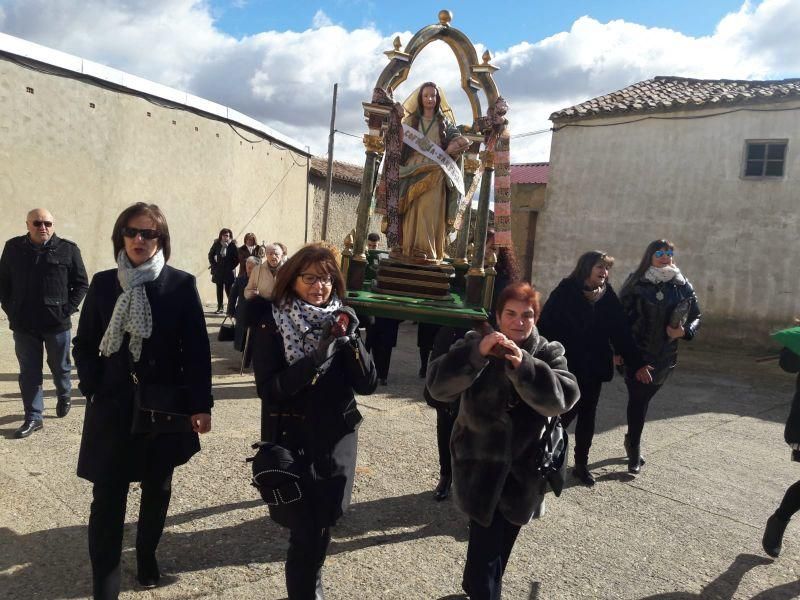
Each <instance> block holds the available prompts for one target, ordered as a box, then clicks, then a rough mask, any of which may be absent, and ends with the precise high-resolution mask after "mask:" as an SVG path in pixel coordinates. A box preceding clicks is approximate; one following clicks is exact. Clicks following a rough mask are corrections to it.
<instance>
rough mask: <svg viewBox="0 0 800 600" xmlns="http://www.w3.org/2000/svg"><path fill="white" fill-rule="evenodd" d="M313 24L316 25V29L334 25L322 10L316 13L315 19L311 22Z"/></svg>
mask: <svg viewBox="0 0 800 600" xmlns="http://www.w3.org/2000/svg"><path fill="white" fill-rule="evenodd" d="M311 23H312V24H313V25H314V29H319V28H320V27H328V26H329V25H333V21H331V19H330V17H329V16H328V15H326V14H325V11H324V10H322V9H321V8H320V9H319V10H318V11H317V12H315V13H314V18H313V19H312V20H311Z"/></svg>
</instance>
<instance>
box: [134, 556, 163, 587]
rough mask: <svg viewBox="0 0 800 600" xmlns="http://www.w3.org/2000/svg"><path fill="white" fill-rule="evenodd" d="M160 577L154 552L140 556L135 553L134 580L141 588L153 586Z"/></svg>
mask: <svg viewBox="0 0 800 600" xmlns="http://www.w3.org/2000/svg"><path fill="white" fill-rule="evenodd" d="M160 579H161V572H160V571H159V570H158V562H157V561H156V556H155V554H148V555H144V556H141V555H140V554H139V553H138V552H137V553H136V581H138V582H139V585H141V586H142V587H143V588H154V587H156V586H158V582H159V580H160Z"/></svg>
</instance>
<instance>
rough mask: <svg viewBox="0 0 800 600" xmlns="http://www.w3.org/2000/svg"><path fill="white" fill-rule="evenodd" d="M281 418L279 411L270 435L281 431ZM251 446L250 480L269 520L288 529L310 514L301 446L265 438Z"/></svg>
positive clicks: (302, 521) (309, 516) (304, 520)
mask: <svg viewBox="0 0 800 600" xmlns="http://www.w3.org/2000/svg"><path fill="white" fill-rule="evenodd" d="M282 418H283V414H282V413H279V414H278V418H277V419H276V427H275V434H276V435H275V438H274V439H277V433H278V432H279V431H281V421H282ZM252 448H253V449H254V450H257V452H256V455H255V456H252V457H250V458H248V459H247V462H251V463H253V477H252V479H251V482H250V484H251V485H252V486H253V487H255V488H256V489H257V490H258V492H259V494H261V498H262V499H263V500H264V502H265V503H266V505H267V506H268V507H269V515H270V517H271V518H272V520H273V521H275V522H276V523H278V524H279V525H283V526H284V527H288V528H289V529H293V528H297V527H300V526H302V525H303V524H305V523H307V522H308V520H309V519H310V518H311V515H310V512H311V503H310V501H309V499H308V497H307V490H308V486H309V484H310V481H309V479H310V477H311V475H310V473H309V469H308V461H307V460H306V459H305V457H304V456H303V450H302V449H290V448H287V447H286V446H282V445H281V444H278V443H275V442H265V441H260V442H256V443H255V444H253V445H252Z"/></svg>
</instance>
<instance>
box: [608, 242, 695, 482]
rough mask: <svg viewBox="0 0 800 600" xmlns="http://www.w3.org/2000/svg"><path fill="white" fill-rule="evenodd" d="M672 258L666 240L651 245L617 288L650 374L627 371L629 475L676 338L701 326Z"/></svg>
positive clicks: (671, 363) (640, 460)
mask: <svg viewBox="0 0 800 600" xmlns="http://www.w3.org/2000/svg"><path fill="white" fill-rule="evenodd" d="M674 256H675V247H674V245H673V244H672V243H671V242H670V241H668V240H655V241H652V242H650V244H649V245H648V246H647V249H646V250H645V252H644V255H643V256H642V260H641V262H640V263H639V266H638V267H637V268H636V270H635V271H634V272H633V273H631V274H630V275H629V276H628V279H627V280H626V281H625V283H624V285H623V286H622V289H621V290H620V300H621V302H622V306H623V308H624V310H625V313H626V314H627V316H628V322H629V323H630V326H631V332H632V333H633V338H634V341H635V342H636V346H637V348H638V349H639V352H641V354H642V360H643V361H644V362H645V364H646V365H648V369H647V371H649V373H643V372H642V371H641V370H638V371H637V369H636V366H635V365H627V366H626V369H625V385H626V386H627V388H628V410H627V417H628V433H626V434H625V442H624V444H625V452H626V454H627V455H628V472H629V473H632V474H634V475H636V474H638V473H639V471H640V470H641V468H642V465H644V457H643V456H642V453H641V438H642V430H643V429H644V422H645V418H646V416H647V407H648V405H649V404H650V400H652V398H653V396H655V395H656V392H658V390H660V389H661V386H662V385H664V382H665V381H666V380H667V377H669V374H670V373H671V372H672V369H674V368H675V365H676V364H677V359H678V340H679V339H683V340H687V341H688V340H691V339H693V338H694V336H695V334H696V333H697V330H698V328H699V327H700V307H699V305H698V303H697V296H696V295H695V293H694V288H692V284H691V283H689V280H688V279H686V277H684V275H683V273H681V270H680V269H679V268H678V267H677V265H676V264H675V260H674Z"/></svg>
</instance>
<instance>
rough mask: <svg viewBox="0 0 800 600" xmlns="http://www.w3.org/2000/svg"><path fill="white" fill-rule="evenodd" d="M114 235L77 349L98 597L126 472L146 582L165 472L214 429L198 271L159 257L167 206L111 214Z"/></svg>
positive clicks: (153, 569) (109, 563) (83, 473)
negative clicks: (110, 261) (142, 406)
mask: <svg viewBox="0 0 800 600" xmlns="http://www.w3.org/2000/svg"><path fill="white" fill-rule="evenodd" d="M111 239H112V241H113V244H114V254H115V256H116V259H117V265H118V267H117V268H116V269H112V270H109V271H103V272H101V273H97V274H96V275H95V276H94V278H93V279H92V283H91V285H90V286H89V292H88V294H87V295H86V300H85V302H84V305H83V310H82V311H81V317H80V321H79V323H78V333H77V336H76V337H75V341H74V349H73V356H74V357H75V364H76V366H77V370H78V377H79V379H80V383H79V388H80V390H81V392H82V393H83V395H84V396H85V397H86V400H87V401H86V415H85V418H84V425H83V434H82V436H81V447H80V455H79V458H78V476H79V477H82V478H84V479H88V480H89V481H91V482H92V483H93V484H94V487H93V490H92V496H93V500H92V507H91V513H90V516H89V531H88V533H89V556H90V559H91V562H92V578H93V588H94V597H95V598H103V599H107V598H117V596H118V594H119V585H120V574H119V562H120V554H121V550H122V531H123V524H124V522H125V505H126V501H127V496H128V487H129V484H130V482H132V481H140V482H141V487H142V498H141V507H140V510H139V520H138V524H137V535H136V564H137V579H138V581H139V583H140V584H141V585H143V586H146V587H155V586H156V585H157V584H158V581H159V577H160V573H159V570H158V564H157V562H156V547H157V546H158V542H159V539H160V538H161V532H162V531H163V529H164V521H165V519H166V515H167V509H168V507H169V501H170V496H171V492H172V487H171V482H172V472H173V469H174V468H175V467H177V466H179V465H182V464H184V463H185V462H187V461H188V460H189V459H190V458H191V457H192V455H194V454H195V453H196V452H198V451H199V450H200V443H199V440H198V436H197V434H198V433H206V432H207V431H209V430H210V429H211V406H212V404H213V402H212V398H211V352H210V349H209V343H208V335H207V334H206V327H205V320H204V317H203V308H202V305H201V303H200V297H199V296H198V294H197V287H196V285H195V279H194V277H193V276H192V275H190V274H188V273H184V272H183V271H179V270H177V269H173V268H172V267H170V266H168V265H167V264H166V262H167V260H168V259H169V256H170V238H169V228H168V227H167V221H166V219H165V218H164V215H163V213H162V212H161V211H160V210H159V208H158V207H157V206H156V205H154V204H149V205H148V204H145V203H142V202H139V203H137V204H134V205H133V206H131V207H129V208H127V209H125V210H124V211H123V212H122V214H120V216H119V217H118V218H117V222H116V224H115V225H114V231H113V234H112V237H111ZM137 387H138V388H139V389H140V390H143V389H147V390H149V391H151V392H152V390H157V392H156V393H151V394H148V398H150V397H152V398H153V400H154V404H153V405H152V407H153V409H154V410H153V411H148V412H147V413H146V414H143V413H142V411H140V410H138V409H137V407H136V406H135V403H134V394H135V392H136V389H137ZM173 391H174V392H176V393H175V394H174V396H173V395H172V394H171V392H173ZM173 397H174V398H176V401H175V402H174V403H173V402H170V405H169V406H166V405H165V404H164V403H165V402H166V401H167V400H170V399H171V398H173ZM161 410H165V411H167V412H169V413H172V414H169V415H168V414H166V413H162V412H159V411H161ZM135 413H136V414H135Z"/></svg>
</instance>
